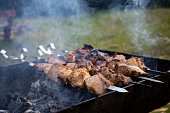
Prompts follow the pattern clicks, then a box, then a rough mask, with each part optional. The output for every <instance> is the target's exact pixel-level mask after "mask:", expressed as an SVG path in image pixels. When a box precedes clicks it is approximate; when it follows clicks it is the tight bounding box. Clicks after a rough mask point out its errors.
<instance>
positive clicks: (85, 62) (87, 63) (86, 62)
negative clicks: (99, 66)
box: [76, 59, 93, 71]
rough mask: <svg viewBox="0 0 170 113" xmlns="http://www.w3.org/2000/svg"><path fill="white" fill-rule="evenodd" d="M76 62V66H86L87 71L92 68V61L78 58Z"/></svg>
mask: <svg viewBox="0 0 170 113" xmlns="http://www.w3.org/2000/svg"><path fill="white" fill-rule="evenodd" d="M76 63H77V66H78V68H83V67H85V68H87V70H88V71H90V70H91V69H92V66H93V64H92V62H91V61H89V60H82V59H79V60H77V62H76Z"/></svg>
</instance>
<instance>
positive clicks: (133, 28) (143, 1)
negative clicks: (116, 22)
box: [124, 0, 156, 52]
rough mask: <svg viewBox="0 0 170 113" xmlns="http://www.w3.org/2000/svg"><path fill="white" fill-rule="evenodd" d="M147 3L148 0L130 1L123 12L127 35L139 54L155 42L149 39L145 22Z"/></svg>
mask: <svg viewBox="0 0 170 113" xmlns="http://www.w3.org/2000/svg"><path fill="white" fill-rule="evenodd" d="M149 2H150V0H130V1H129V2H128V3H127V5H126V6H125V10H124V11H125V20H124V24H126V25H128V34H129V35H130V36H131V37H132V42H133V44H134V45H135V46H136V49H137V50H138V51H139V52H143V50H144V48H145V47H148V46H152V45H154V44H155V42H156V40H155V39H153V38H152V37H151V35H150V32H149V29H148V26H147V22H146V14H145V9H146V6H147V5H148V3H149ZM127 23H128V24H127Z"/></svg>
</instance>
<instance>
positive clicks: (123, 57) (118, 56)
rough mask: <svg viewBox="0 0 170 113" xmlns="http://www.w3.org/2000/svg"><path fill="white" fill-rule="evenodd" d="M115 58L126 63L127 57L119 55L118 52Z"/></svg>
mask: <svg viewBox="0 0 170 113" xmlns="http://www.w3.org/2000/svg"><path fill="white" fill-rule="evenodd" d="M113 59H116V60H119V63H124V64H126V58H125V56H124V55H117V53H115V54H114V56H113Z"/></svg>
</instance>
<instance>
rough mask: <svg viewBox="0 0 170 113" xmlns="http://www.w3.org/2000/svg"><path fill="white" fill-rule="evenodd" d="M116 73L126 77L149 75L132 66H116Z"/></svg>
mask: <svg viewBox="0 0 170 113" xmlns="http://www.w3.org/2000/svg"><path fill="white" fill-rule="evenodd" d="M115 72H116V73H117V74H118V73H121V74H123V75H125V76H129V77H130V76H140V75H148V73H146V72H144V71H143V70H142V69H140V68H139V67H137V66H131V65H126V64H118V63H117V64H116V66H115Z"/></svg>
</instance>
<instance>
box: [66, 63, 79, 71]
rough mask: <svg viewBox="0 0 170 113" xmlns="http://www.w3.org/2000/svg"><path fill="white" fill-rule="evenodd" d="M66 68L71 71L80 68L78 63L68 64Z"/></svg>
mask: <svg viewBox="0 0 170 113" xmlns="http://www.w3.org/2000/svg"><path fill="white" fill-rule="evenodd" d="M66 67H68V68H70V69H71V70H74V69H77V68H78V65H77V64H76V63H67V64H66Z"/></svg>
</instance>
